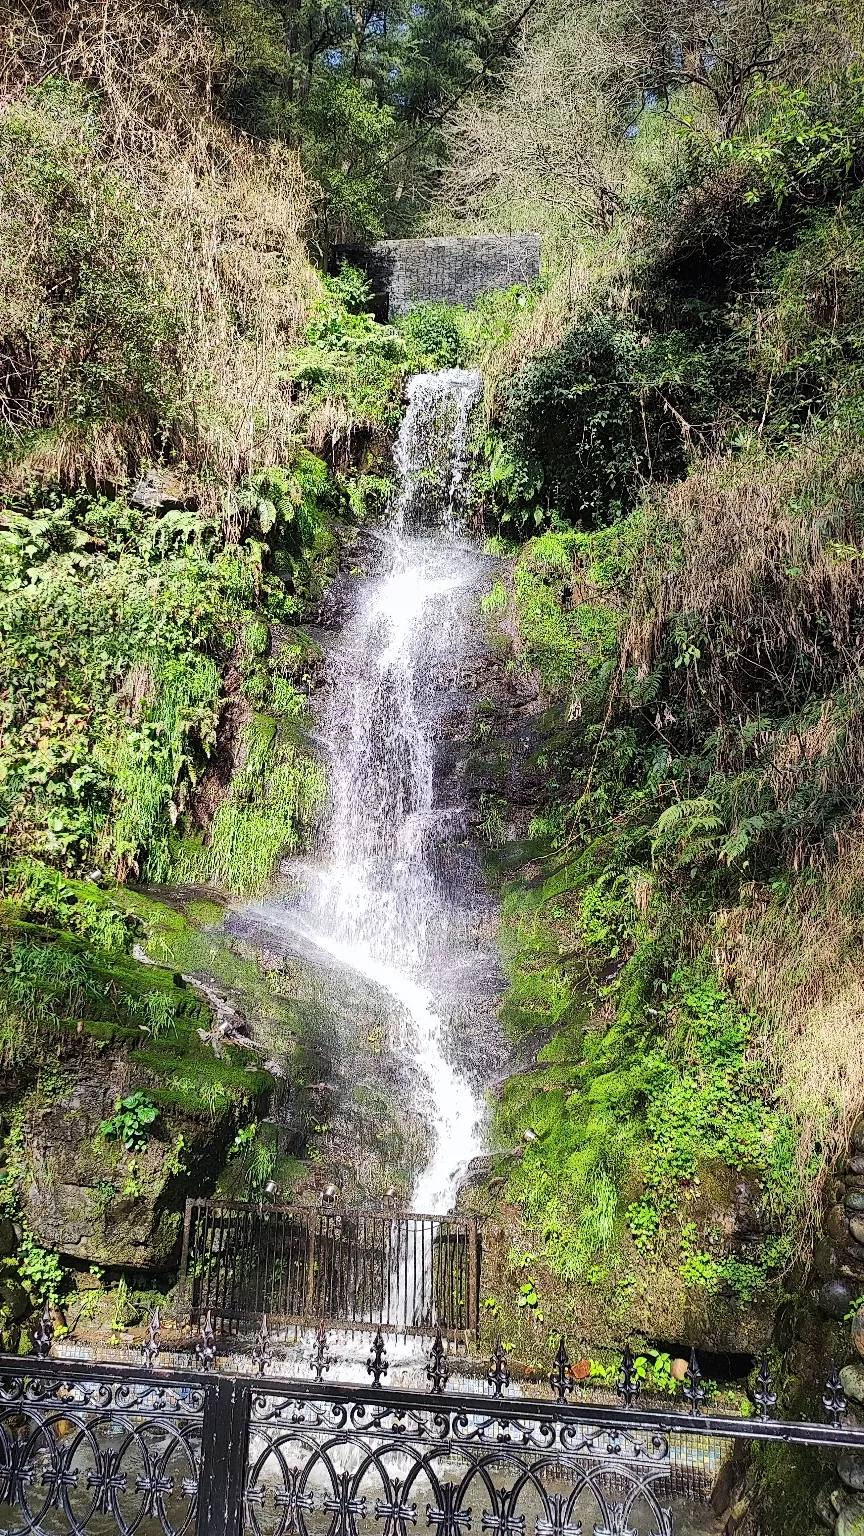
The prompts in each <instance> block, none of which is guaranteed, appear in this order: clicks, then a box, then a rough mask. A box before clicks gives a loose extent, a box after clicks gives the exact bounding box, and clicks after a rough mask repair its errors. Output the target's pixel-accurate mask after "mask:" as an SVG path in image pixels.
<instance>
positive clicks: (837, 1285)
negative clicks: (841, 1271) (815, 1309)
mask: <svg viewBox="0 0 864 1536" xmlns="http://www.w3.org/2000/svg"><path fill="white" fill-rule="evenodd" d="M859 1295H860V1292H859V1291H858V1290H857V1289H856V1287H855V1285H854V1284H853V1283H852V1281H851V1280H842V1279H840V1278H839V1277H835V1278H834V1279H831V1280H828V1281H827V1282H826V1283H825V1285H823V1286H822V1288H821V1289H820V1291H819V1301H818V1306H819V1311H820V1312H821V1313H822V1315H823V1317H831V1318H833V1319H834V1321H835V1322H838V1323H842V1321H843V1319H844V1317H845V1316H846V1314H847V1312H848V1311H849V1309H850V1307H851V1306H852V1304H853V1302H855V1301H857V1299H858V1296H859Z"/></svg>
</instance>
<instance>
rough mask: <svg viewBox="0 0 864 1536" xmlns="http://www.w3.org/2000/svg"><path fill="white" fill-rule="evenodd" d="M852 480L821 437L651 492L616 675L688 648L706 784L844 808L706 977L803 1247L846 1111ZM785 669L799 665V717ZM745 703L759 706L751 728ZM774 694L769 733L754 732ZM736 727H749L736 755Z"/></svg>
mask: <svg viewBox="0 0 864 1536" xmlns="http://www.w3.org/2000/svg"><path fill="white" fill-rule="evenodd" d="M862 474H864V451H862V448H861V445H860V442H859V441H857V440H855V439H851V440H850V439H848V438H846V437H843V436H841V435H839V434H838V435H837V436H836V437H834V438H831V437H830V436H827V435H824V436H822V437H821V438H820V439H818V440H817V439H814V440H813V441H812V442H810V443H808V444H805V446H804V447H803V448H802V450H801V452H800V453H799V454H798V455H797V456H794V457H792V456H790V457H789V458H787V459H785V460H780V461H778V460H772V459H770V458H769V457H768V456H767V455H762V454H761V453H760V452H758V451H754V454H753V457H752V460H751V461H749V462H747V461H745V462H744V463H743V464H735V463H732V462H730V461H728V460H726V461H718V462H707V463H705V464H704V465H703V466H702V467H701V468H697V469H695V470H694V472H693V473H692V474H691V476H690V477H689V479H688V480H687V481H685V482H683V483H682V484H680V485H677V486H673V487H671V488H669V489H667V490H666V491H665V492H664V493H663V496H662V501H661V500H659V499H658V501H657V503H656V506H654V507H649V509H648V512H647V514H646V518H647V520H646V526H645V538H644V543H643V554H642V561H641V568H640V570H639V573H638V576H637V580H636V583H635V588H634V592H633V594H632V601H631V607H630V622H629V628H628V630H627V632H626V634H625V637H624V642H623V649H622V671H623V668H626V667H635V668H636V669H637V670H638V671H639V673H640V674H641V675H642V676H647V675H648V674H649V673H650V672H651V671H652V670H653V668H654V667H655V666H656V665H657V663H658V661H659V659H660V656H661V651H662V650H663V647H664V645H666V643H667V638H668V632H669V626H670V625H672V624H676V623H679V624H680V623H684V624H685V627H686V628H687V630H688V632H691V631H692V632H693V633H699V634H701V635H702V636H703V637H704V638H703V639H702V641H701V644H702V655H701V657H700V659H699V661H698V664H697V670H698V683H697V682H692V683H691V682H690V681H689V680H687V681H685V680H684V673H687V672H688V670H690V669H688V668H683V669H681V672H680V673H679V674H676V676H677V677H678V678H679V679H680V680H679V681H678V682H677V687H678V688H679V690H681V700H682V701H683V698H684V690H685V689H687V688H691V689H692V690H693V696H692V697H690V696H688V703H687V704H686V705H684V707H685V708H686V709H689V708H690V705H691V704H694V705H695V703H696V693H697V692H698V708H699V709H702V710H704V709H705V708H711V707H712V706H713V708H714V709H715V710H716V716H717V732H716V736H717V740H718V743H719V745H718V746H717V747H716V752H717V760H716V767H717V769H718V771H719V773H720V774H721V775H722V774H726V773H729V774H732V775H733V776H734V774H735V773H736V772H739V771H741V769H742V766H743V765H744V763H745V762H746V763H747V764H749V767H748V772H749V773H751V774H752V776H753V782H754V784H755V792H756V795H757V797H758V792H759V788H760V786H764V787H765V788H766V790H768V791H769V792H770V800H769V803H771V804H773V805H775V806H776V807H777V808H778V809H779V810H781V811H783V810H784V809H787V808H789V807H790V806H793V805H794V804H795V803H796V799H795V797H796V795H797V796H800V794H801V791H802V788H805V787H806V788H807V790H808V793H813V792H815V793H816V794H818V793H820V792H823V791H829V792H830V797H831V798H832V799H834V800H839V799H844V798H845V799H846V800H848V804H849V813H848V816H847V820H846V823H845V829H843V828H841V829H840V830H838V831H836V832H835V833H834V835H833V843H832V841H831V840H826V841H823V842H819V841H813V840H812V839H811V835H810V834H809V833H808V831H807V829H806V827H804V828H803V830H802V831H801V834H800V844H799V842H798V841H796V834H795V833H794V831H792V832H790V833H789V834H788V839H789V849H788V852H789V862H790V864H791V867H792V869H793V871H797V872H798V874H799V878H798V879H797V880H795V881H793V882H792V884H791V895H790V896H789V897H788V899H787V900H785V901H782V900H780V899H778V898H777V897H776V896H775V895H774V894H773V893H772V892H771V890H767V889H766V888H765V887H757V886H755V885H754V886H752V887H745V888H744V892H743V899H742V902H741V905H740V906H738V907H736V908H735V909H733V910H730V911H726V912H724V913H722V914H720V919H719V923H718V925H717V929H716V935H715V945H716V951H715V958H716V960H717V964H718V966H719V968H720V970H721V972H722V973H723V974H724V975H725V976H726V977H727V979H728V980H729V981H730V982H733V983H734V984H735V986H736V989H737V990H738V992H739V994H740V995H741V996H742V997H743V998H746V999H747V1001H748V1002H749V1003H752V1005H753V1007H754V1008H755V1010H756V1013H757V1015H758V1016H760V1017H762V1018H764V1019H766V1020H767V1021H768V1023H767V1025H766V1028H765V1031H764V1034H763V1037H762V1038H761V1039H760V1040H758V1041H757V1042H755V1049H756V1051H757V1054H758V1055H759V1056H760V1057H761V1058H763V1059H766V1060H768V1061H770V1062H772V1063H773V1065H774V1072H775V1076H776V1082H777V1092H778V1096H779V1100H780V1101H781V1102H782V1104H783V1105H784V1106H785V1107H786V1108H787V1109H788V1111H789V1113H790V1114H791V1116H792V1119H793V1122H794V1125H795V1129H796V1138H797V1158H798V1169H799V1174H800V1189H801V1199H802V1205H803V1207H804V1210H803V1212H802V1215H803V1222H802V1231H803V1232H804V1238H805V1241H807V1240H809V1239H810V1238H812V1236H813V1233H814V1231H815V1221H816V1219H817V1218H818V1214H819V1195H820V1189H821V1185H822V1183H823V1182H824V1180H825V1179H826V1177H827V1176H828V1174H829V1172H830V1170H831V1168H832V1167H834V1166H835V1165H836V1162H837V1159H838V1157H840V1156H841V1155H842V1154H843V1153H844V1152H845V1151H846V1149H847V1147H848V1142H849V1135H850V1132H851V1129H852V1126H853V1125H854V1123H855V1121H856V1120H857V1119H858V1117H859V1116H860V1115H861V1113H862V1111H864V826H862V821H861V815H860V812H859V811H857V810H856V809H855V807H856V805H857V804H858V800H859V798H860V794H859V791H860V786H861V784H862V783H864V718H862V702H861V693H862V690H861V668H860V656H859V649H858V635H857V626H858V615H859V614H860V612H861V606H862V603H864V556H862V554H861V553H860V552H859V546H860V540H861V535H860V530H859V521H860V519H859V517H858V516H856V509H855V506H854V499H853V498H854V482H855V480H856V479H858V480H859V481H860V477H861V475H862ZM802 657H804V658H805V659H809V658H812V661H813V667H812V698H809V701H805V703H804V705H803V707H802V702H801V696H800V686H801V685H800V676H801V675H802V674H801V673H798V672H797V671H796V667H797V664H798V662H799V661H800V660H801V658H802ZM806 673H807V668H806V666H805V667H804V669H803V675H806ZM742 679H743V681H742ZM760 679H761V680H762V681H761V682H760ZM796 679H797V681H796ZM762 686H764V687H765V690H766V694H767V696H768V698H769V699H770V700H771V704H770V705H769V707H768V709H767V710H766V718H765V719H764V720H761V719H760V708H759V688H760V687H762ZM747 688H750V689H751V690H755V691H754V692H753V693H752V694H748V693H747V692H746V689H747ZM785 688H788V692H789V697H790V703H789V706H788V710H787V717H786V718H785V719H777V718H774V719H772V718H770V716H771V714H772V712H773V713H775V714H776V712H777V711H779V710H781V708H782V705H781V702H780V701H781V700H782V698H783V696H784V689H785ZM739 699H740V705H741V707H740V718H738V717H736V711H737V708H738V701H739ZM679 702H680V701H679ZM743 720H749V721H750V722H751V727H753V729H752V734H751V738H750V745H749V747H748V748H747V751H746V754H745V753H744V751H743V749H742V747H741V734H740V730H739V729H738V727H739V726H740V722H741V721H743ZM724 733H728V743H729V745H726V744H725V741H726V737H725V736H724ZM736 733H737V734H736ZM734 742H737V746H736V747H735V748H734V750H733V745H732V744H733V743H734ZM736 752H737V754H738V755H737V758H736V756H735V753H736ZM792 820H793V822H794V821H795V817H794V816H793V818H792ZM803 820H804V821H806V817H804V818H803ZM808 1218H809V1219H808Z"/></svg>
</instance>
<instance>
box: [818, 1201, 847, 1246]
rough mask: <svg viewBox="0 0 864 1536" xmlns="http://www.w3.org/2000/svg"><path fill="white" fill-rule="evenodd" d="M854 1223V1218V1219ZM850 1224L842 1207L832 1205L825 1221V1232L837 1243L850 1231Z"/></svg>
mask: <svg viewBox="0 0 864 1536" xmlns="http://www.w3.org/2000/svg"><path fill="white" fill-rule="evenodd" d="M853 1222H854V1218H853ZM849 1225H850V1223H849V1222H848V1218H847V1216H846V1211H845V1210H844V1208H843V1206H842V1205H832V1207H831V1209H830V1211H829V1212H828V1215H827V1217H826V1220H825V1231H826V1232H827V1234H828V1236H829V1237H833V1239H834V1241H835V1242H838V1241H839V1240H841V1239H842V1238H844V1237H845V1236H846V1234H847V1232H848V1230H849Z"/></svg>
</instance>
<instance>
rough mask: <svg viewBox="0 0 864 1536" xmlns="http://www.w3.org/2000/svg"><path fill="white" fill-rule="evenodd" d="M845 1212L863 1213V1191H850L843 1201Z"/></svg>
mask: <svg viewBox="0 0 864 1536" xmlns="http://www.w3.org/2000/svg"><path fill="white" fill-rule="evenodd" d="M843 1204H844V1205H845V1207H846V1209H847V1211H864V1190H860V1189H850V1190H847V1192H846V1199H845V1200H844V1201H843Z"/></svg>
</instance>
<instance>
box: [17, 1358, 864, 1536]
mask: <svg viewBox="0 0 864 1536" xmlns="http://www.w3.org/2000/svg"><path fill="white" fill-rule="evenodd" d="M46 1338H47V1334H43V1339H42V1345H41V1346H40V1347H42V1348H43V1349H44V1347H45V1344H46ZM379 1338H380V1336H379ZM47 1345H48V1347H50V1338H47ZM154 1349H158V1330H157V1329H156V1328H155V1327H151V1330H150V1334H149V1338H148V1345H147V1346H145V1357H147V1358H149V1359H151V1360H152V1359H153V1358H154V1356H153V1350H154ZM213 1353H214V1352H213V1335H212V1332H210V1331H209V1330H208V1329H207V1328H205V1330H204V1331H203V1333H202V1338H201V1340H200V1341H199V1358H200V1359H202V1360H203V1361H204V1362H205V1363H206V1362H208V1361H211V1360H212V1359H213ZM255 1359H256V1363H257V1367H258V1370H259V1373H260V1374H259V1375H258V1377H257V1378H256V1377H250V1376H239V1375H234V1374H221V1373H214V1372H213V1371H212V1370H203V1371H197V1372H186V1371H170V1372H169V1371H163V1370H159V1369H156V1368H155V1367H152V1366H151V1367H149V1368H147V1367H144V1366H141V1367H123V1366H119V1365H106V1364H95V1363H94V1364H83V1363H79V1364H73V1363H70V1362H66V1361H62V1360H54V1359H36V1360H33V1359H20V1358H17V1357H11V1356H0V1531H2V1533H3V1536H48V1533H51V1536H193V1533H195V1536H373V1533H374V1536H408V1532H409V1528H410V1529H411V1530H417V1529H421V1530H426V1531H430V1532H432V1533H433V1536H474V1533H477V1536H590V1533H592V1532H593V1536H679V1533H680V1536H685V1533H686V1532H687V1531H688V1529H690V1527H689V1526H688V1524H687V1523H686V1516H685V1519H684V1521H683V1522H680V1521H679V1512H680V1509H681V1501H682V1499H683V1500H684V1501H686V1502H687V1503H688V1504H692V1502H693V1501H698V1500H700V1499H701V1500H706V1499H707V1498H708V1497H709V1495H710V1493H711V1490H712V1488H713V1487H714V1486H715V1484H716V1481H717V1478H718V1476H719V1474H720V1472H721V1470H722V1469H723V1468H724V1466H725V1465H726V1464H727V1462H728V1459H729V1456H730V1453H731V1451H732V1449H733V1448H734V1446H735V1445H736V1443H741V1442H748V1441H749V1442H758V1441H771V1442H775V1443H776V1442H782V1443H785V1444H787V1445H797V1446H802V1447H815V1448H816V1449H821V1450H823V1451H826V1452H827V1451H847V1450H850V1449H855V1450H859V1451H860V1450H864V1430H860V1429H854V1428H852V1429H850V1428H846V1427H844V1426H843V1425H842V1423H841V1422H840V1420H841V1418H842V1415H843V1412H844V1405H843V1402H842V1393H840V1389H839V1382H838V1381H837V1378H836V1375H835V1376H834V1377H832V1380H831V1382H829V1386H828V1388H827V1389H826V1394H825V1404H826V1409H827V1412H828V1416H829V1420H830V1422H829V1423H828V1424H815V1423H811V1424H804V1423H785V1422H781V1421H778V1420H774V1419H771V1418H770V1417H769V1416H768V1415H769V1412H770V1408H768V1407H766V1405H765V1402H764V1401H762V1402H761V1405H760V1399H770V1398H771V1397H772V1396H773V1391H772V1388H771V1383H770V1378H769V1377H768V1376H767V1372H763V1375H762V1378H761V1385H760V1386H757V1391H756V1393H755V1394H754V1402H755V1406H756V1408H757V1415H758V1416H757V1417H755V1418H752V1419H738V1418H730V1417H721V1416H712V1415H710V1414H704V1413H702V1412H701V1411H700V1408H701V1399H700V1396H699V1394H700V1392H701V1390H702V1389H701V1385H700V1378H699V1374H698V1366H697V1365H696V1362H695V1359H694V1360H693V1361H692V1362H691V1372H690V1373H689V1378H688V1383H687V1384H685V1392H686V1393H687V1394H688V1395H687V1396H686V1398H685V1400H686V1402H687V1403H688V1407H689V1412H686V1413H682V1412H675V1411H671V1410H670V1411H665V1412H656V1411H644V1410H641V1409H640V1408H639V1407H638V1404H636V1403H635V1402H634V1397H635V1394H636V1391H637V1384H636V1383H635V1381H634V1380H633V1379H632V1373H631V1372H630V1370H629V1367H628V1365H627V1362H626V1357H625V1366H624V1370H623V1373H622V1379H621V1381H620V1382H619V1391H620V1393H621V1396H622V1400H623V1402H624V1406H623V1407H604V1406H599V1405H598V1406H594V1405H592V1406H585V1405H582V1404H578V1405H577V1404H571V1403H569V1402H567V1401H566V1400H563V1399H566V1395H567V1391H568V1386H567V1378H566V1372H565V1371H564V1369H563V1367H564V1365H565V1363H566V1357H564V1355H563V1350H562V1351H561V1352H560V1353H559V1358H558V1360H557V1361H556V1366H555V1369H554V1370H553V1372H552V1376H551V1378H550V1381H551V1385H552V1389H553V1396H554V1397H555V1398H556V1399H557V1400H556V1401H551V1402H549V1401H546V1402H543V1401H536V1400H529V1399H525V1398H521V1399H520V1398H505V1397H504V1396H503V1393H504V1391H505V1390H506V1385H505V1383H506V1374H507V1373H506V1362H503V1363H502V1356H501V1353H500V1352H496V1356H495V1357H493V1363H492V1369H491V1371H490V1373H489V1389H490V1393H491V1396H487V1397H483V1396H479V1395H476V1394H467V1393H452V1394H451V1393H447V1394H446V1395H444V1393H443V1387H444V1384H445V1383H446V1379H447V1375H446V1365H447V1360H446V1356H445V1354H444V1350H443V1343H442V1342H441V1341H440V1340H438V1341H436V1345H435V1347H434V1348H433V1350H432V1352H431V1357H430V1364H429V1370H428V1374H429V1378H430V1381H431V1383H432V1390H430V1392H428V1393H421V1392H405V1391H392V1390H386V1389H383V1388H381V1387H380V1386H379V1385H378V1379H379V1378H380V1375H382V1374H383V1373H384V1372H386V1360H385V1361H384V1364H383V1369H382V1368H381V1351H380V1350H379V1351H377V1353H376V1351H375V1350H374V1349H373V1355H372V1357H371V1359H370V1371H371V1373H372V1374H373V1376H374V1377H375V1378H376V1384H375V1386H373V1387H372V1388H370V1389H369V1390H360V1389H358V1388H357V1387H356V1386H347V1385H346V1386H337V1385H332V1386H330V1385H328V1386H326V1387H324V1386H322V1385H321V1383H320V1381H304V1382H301V1381H284V1380H277V1379H273V1378H271V1377H270V1376H269V1375H268V1371H269V1369H270V1368H271V1366H270V1362H269V1360H268V1349H267V1336H266V1330H264V1329H262V1332H261V1334H260V1335H259V1340H258V1348H257V1352H256V1356H255ZM376 1361H377V1364H376ZM694 1367H695V1369H694ZM700 1528H701V1527H700Z"/></svg>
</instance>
